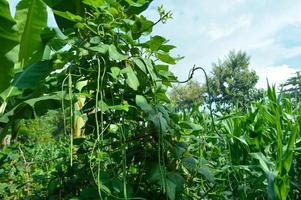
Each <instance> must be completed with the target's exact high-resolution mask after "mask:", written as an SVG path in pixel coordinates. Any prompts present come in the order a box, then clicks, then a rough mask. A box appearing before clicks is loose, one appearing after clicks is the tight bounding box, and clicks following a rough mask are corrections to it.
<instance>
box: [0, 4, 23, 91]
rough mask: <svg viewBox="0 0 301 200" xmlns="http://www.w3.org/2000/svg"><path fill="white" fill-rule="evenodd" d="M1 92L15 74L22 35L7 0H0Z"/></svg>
mask: <svg viewBox="0 0 301 200" xmlns="http://www.w3.org/2000/svg"><path fill="white" fill-rule="evenodd" d="M0 24H1V25H0V41H1V48H0V93H1V92H3V91H4V90H5V89H6V88H7V87H8V86H9V83H10V81H11V79H12V77H13V74H14V71H13V69H14V64H15V62H16V61H17V57H18V51H17V45H18V44H19V40H20V37H19V35H18V32H17V29H16V22H15V21H14V19H13V18H12V17H11V15H10V10H9V5H8V3H7V1H6V0H0Z"/></svg>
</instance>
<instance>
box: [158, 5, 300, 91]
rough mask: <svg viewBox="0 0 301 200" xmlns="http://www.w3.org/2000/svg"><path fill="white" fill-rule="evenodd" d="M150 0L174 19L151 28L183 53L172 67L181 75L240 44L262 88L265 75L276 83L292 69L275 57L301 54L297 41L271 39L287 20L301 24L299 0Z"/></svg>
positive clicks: (177, 50) (283, 28) (215, 59)
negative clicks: (289, 43)
mask: <svg viewBox="0 0 301 200" xmlns="http://www.w3.org/2000/svg"><path fill="white" fill-rule="evenodd" d="M154 2H155V4H154V5H156V4H158V5H160V4H163V5H164V6H165V8H166V9H167V10H168V9H171V10H172V11H173V13H174V19H173V20H172V21H171V22H170V23H168V24H166V25H163V26H161V25H160V26H158V27H157V28H155V33H156V34H160V35H163V36H166V37H167V38H168V39H170V41H171V43H173V44H175V45H176V46H177V47H178V48H177V49H176V50H175V54H180V55H183V56H185V59H184V60H182V61H180V62H179V63H178V64H177V65H176V66H175V67H174V69H173V71H174V72H175V74H176V75H177V76H178V77H179V78H181V79H184V78H185V77H187V74H188V71H189V69H190V68H191V67H192V66H193V65H194V64H196V65H201V66H207V67H206V68H207V69H208V70H210V66H211V63H212V62H216V61H217V59H218V58H224V56H225V55H226V54H227V53H228V52H229V51H230V50H232V49H237V50H239V49H240V50H243V51H246V52H247V53H248V54H249V55H251V68H252V69H254V70H256V71H257V73H258V75H259V76H260V81H259V83H258V85H259V86H260V87H265V83H266V76H268V77H269V79H270V80H271V82H277V83H278V84H279V83H280V82H281V81H283V80H284V79H285V78H288V76H289V74H290V72H291V71H293V70H294V69H292V68H291V67H290V66H275V63H276V62H277V61H279V60H281V59H285V58H290V57H293V56H297V55H299V54H301V46H295V47H290V48H287V47H285V46H283V45H281V44H279V43H278V42H279V41H277V40H276V39H275V35H276V33H278V32H279V31H282V30H283V31H287V30H286V27H287V26H288V25H299V24H301V12H300V10H301V1H300V0H291V1H289V2H288V1H283V0H276V1H275V0H191V1H180V0H164V1H163V0H158V1H154ZM156 2H157V3H156ZM300 28H301V27H300ZM300 63H301V60H300ZM267 66H269V67H267ZM273 69H275V70H273ZM281 70H284V71H281ZM300 70H301V69H300ZM273 71H275V72H273ZM197 77H200V76H199V75H198V76H197ZM197 79H198V81H202V80H200V78H197Z"/></svg>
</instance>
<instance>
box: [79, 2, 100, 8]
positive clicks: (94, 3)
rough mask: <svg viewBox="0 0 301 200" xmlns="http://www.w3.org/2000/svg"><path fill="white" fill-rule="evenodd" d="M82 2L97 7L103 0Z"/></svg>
mask: <svg viewBox="0 0 301 200" xmlns="http://www.w3.org/2000/svg"><path fill="white" fill-rule="evenodd" d="M83 3H84V4H86V5H89V6H92V7H94V8H99V7H101V6H102V5H104V4H105V1H104V0H83Z"/></svg>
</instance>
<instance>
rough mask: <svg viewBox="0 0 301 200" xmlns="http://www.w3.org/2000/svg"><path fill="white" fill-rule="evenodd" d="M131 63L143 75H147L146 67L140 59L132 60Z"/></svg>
mask: <svg viewBox="0 0 301 200" xmlns="http://www.w3.org/2000/svg"><path fill="white" fill-rule="evenodd" d="M133 62H134V63H135V64H136V66H137V67H138V68H139V69H141V71H143V72H144V73H145V74H147V70H146V66H145V64H144V62H143V61H142V60H141V59H140V58H133Z"/></svg>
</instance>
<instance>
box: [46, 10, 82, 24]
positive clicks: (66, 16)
mask: <svg viewBox="0 0 301 200" xmlns="http://www.w3.org/2000/svg"><path fill="white" fill-rule="evenodd" d="M52 11H53V13H54V14H56V15H58V16H60V17H62V18H64V19H67V20H70V21H72V22H81V21H82V20H83V18H82V17H81V16H79V15H75V14H73V13H71V12H69V11H66V12H62V11H58V10H52Z"/></svg>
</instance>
